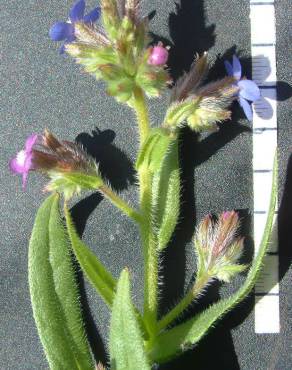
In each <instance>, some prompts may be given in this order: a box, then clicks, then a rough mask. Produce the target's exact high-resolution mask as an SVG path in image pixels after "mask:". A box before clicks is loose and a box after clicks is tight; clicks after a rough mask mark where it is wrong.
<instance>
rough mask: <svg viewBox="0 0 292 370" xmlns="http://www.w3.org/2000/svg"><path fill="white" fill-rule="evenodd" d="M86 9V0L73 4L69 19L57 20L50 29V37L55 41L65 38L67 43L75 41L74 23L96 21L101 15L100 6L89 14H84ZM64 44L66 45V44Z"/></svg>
mask: <svg viewBox="0 0 292 370" xmlns="http://www.w3.org/2000/svg"><path fill="white" fill-rule="evenodd" d="M84 11H85V1H84V0H78V1H77V2H75V4H74V5H73V6H72V8H71V9H70V12H69V20H68V21H67V22H57V23H55V24H54V25H53V26H52V27H51V28H50V31H49V35H50V38H51V39H52V40H53V41H61V40H64V41H65V44H66V43H70V42H73V41H74V40H75V27H74V23H76V22H80V21H82V22H84V23H89V24H90V23H94V22H96V21H97V20H98V18H99V17H100V7H96V8H94V9H93V10H91V12H89V13H88V14H86V15H84ZM65 44H64V45H65ZM64 45H63V46H62V47H61V49H60V53H63V52H64V49H65V48H64Z"/></svg>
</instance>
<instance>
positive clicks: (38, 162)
mask: <svg viewBox="0 0 292 370" xmlns="http://www.w3.org/2000/svg"><path fill="white" fill-rule="evenodd" d="M10 169H11V171H12V172H13V173H17V174H22V176H23V187H25V184H26V180H27V176H28V173H29V172H30V171H39V172H42V173H44V174H46V175H47V176H48V177H49V178H50V180H51V181H50V182H49V184H48V185H47V186H46V187H45V191H59V192H63V193H64V194H65V197H67V198H69V197H71V196H72V195H73V194H75V193H79V192H80V191H81V190H82V189H97V188H98V187H99V186H100V185H102V179H101V177H100V176H99V174H98V169H97V164H96V162H95V161H94V159H93V158H92V157H90V156H89V155H88V154H87V153H86V152H85V151H84V150H83V149H82V148H81V147H80V145H78V144H76V143H73V142H69V141H59V140H58V139H57V138H56V137H55V136H54V135H53V134H51V133H50V132H49V131H47V130H46V131H45V133H44V134H43V135H35V134H34V135H31V136H30V137H29V138H28V139H27V141H26V144H25V149H24V150H22V151H20V152H19V153H18V154H17V156H16V157H15V158H13V159H12V160H11V161H10Z"/></svg>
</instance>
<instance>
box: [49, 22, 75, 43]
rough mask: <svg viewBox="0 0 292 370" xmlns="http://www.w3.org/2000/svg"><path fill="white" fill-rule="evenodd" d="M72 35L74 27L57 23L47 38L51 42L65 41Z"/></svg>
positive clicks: (64, 23)
mask: <svg viewBox="0 0 292 370" xmlns="http://www.w3.org/2000/svg"><path fill="white" fill-rule="evenodd" d="M72 34H74V26H73V25H72V24H70V23H67V22H57V23H55V24H54V25H53V26H52V27H51V28H50V31H49V36H50V38H51V39H52V40H53V41H61V40H65V39H67V38H68V37H70V36H71V35H72Z"/></svg>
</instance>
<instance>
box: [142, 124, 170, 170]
mask: <svg viewBox="0 0 292 370" xmlns="http://www.w3.org/2000/svg"><path fill="white" fill-rule="evenodd" d="M171 141H172V139H171V138H170V136H169V134H168V133H166V132H165V131H164V130H163V129H152V130H151V133H150V134H149V136H148V137H147V139H146V141H145V143H144V144H143V147H142V149H141V150H140V153H139V155H138V158H137V161H136V169H137V170H139V169H141V168H142V167H146V168H147V169H149V170H150V171H151V172H152V173H155V172H157V171H158V170H159V169H160V167H161V162H162V160H163V158H164V156H165V153H166V151H167V149H168V146H169V143H170V142H171Z"/></svg>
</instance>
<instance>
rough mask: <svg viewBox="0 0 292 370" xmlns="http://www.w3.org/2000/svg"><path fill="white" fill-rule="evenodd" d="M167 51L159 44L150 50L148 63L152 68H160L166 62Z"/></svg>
mask: <svg viewBox="0 0 292 370" xmlns="http://www.w3.org/2000/svg"><path fill="white" fill-rule="evenodd" d="M167 59H168V50H167V48H165V47H163V44H162V43H161V42H159V43H158V45H156V46H154V47H152V48H151V54H150V56H149V59H148V63H149V64H152V65H154V66H161V65H164V64H165V63H166V62H167Z"/></svg>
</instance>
